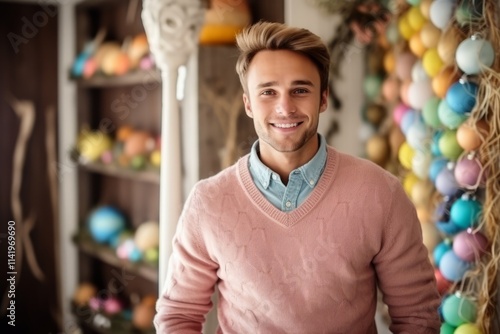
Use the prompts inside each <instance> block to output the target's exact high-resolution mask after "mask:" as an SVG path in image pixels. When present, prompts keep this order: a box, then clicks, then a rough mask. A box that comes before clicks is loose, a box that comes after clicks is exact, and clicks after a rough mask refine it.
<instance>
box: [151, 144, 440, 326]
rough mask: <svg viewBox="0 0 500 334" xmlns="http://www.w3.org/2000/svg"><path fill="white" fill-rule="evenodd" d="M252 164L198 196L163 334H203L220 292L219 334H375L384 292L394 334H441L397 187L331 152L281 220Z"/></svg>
mask: <svg viewBox="0 0 500 334" xmlns="http://www.w3.org/2000/svg"><path fill="white" fill-rule="evenodd" d="M247 162H248V156H246V157H243V158H242V159H240V160H239V161H238V162H237V163H236V164H235V165H233V166H232V167H230V168H229V169H226V170H225V171H223V172H221V173H219V174H218V175H216V176H214V177H211V178H209V179H207V180H203V181H200V182H199V183H198V184H197V185H196V186H195V188H194V189H193V191H192V192H191V194H190V196H189V198H188V200H187V202H186V205H185V207H184V211H183V213H182V216H181V219H180V222H179V225H178V228H177V233H176V236H175V238H174V241H173V247H174V250H173V255H172V257H171V259H170V262H169V268H168V277H167V281H166V285H165V291H164V293H163V295H162V296H161V297H160V299H159V300H158V303H157V311H158V313H157V315H156V317H155V325H156V328H157V332H158V333H200V332H201V328H202V323H203V322H204V316H205V314H206V313H207V312H208V311H209V310H210V308H211V307H212V303H211V299H210V297H211V295H212V293H213V292H214V288H215V286H217V287H218V290H219V304H218V319H219V326H220V327H219V330H218V333H239V334H241V333H249V334H256V333H272V334H277V333H300V334H314V333H349V334H352V333H360V334H361V333H362V334H367V333H376V332H377V330H376V327H375V321H374V314H375V308H376V295H377V290H376V286H377V284H378V286H379V288H380V289H381V291H382V292H383V294H384V301H385V303H386V304H387V305H388V306H389V312H390V315H391V318H392V325H391V330H392V331H393V332H394V333H411V334H417V333H439V327H440V321H439V317H438V312H437V308H438V305H439V303H440V299H439V295H438V293H437V290H436V286H435V280H434V274H433V269H432V266H431V264H430V263H429V261H428V253H427V250H426V248H425V246H424V245H423V244H422V237H421V235H422V234H421V229H420V224H419V221H418V220H417V216H416V213H415V209H414V207H413V205H412V203H411V202H410V201H409V199H408V198H407V196H406V194H405V193H404V191H403V190H402V188H401V186H400V184H399V181H398V180H397V179H396V178H394V177H393V176H392V175H390V174H389V173H388V172H386V171H384V170H382V169H381V168H379V167H377V166H375V165H374V164H372V163H370V162H368V161H365V160H362V159H359V158H355V157H352V156H349V155H345V154H342V153H339V152H337V151H336V150H334V149H333V148H328V160H327V163H326V166H325V170H324V172H323V175H322V177H321V179H320V181H319V183H318V184H317V186H316V187H315V189H314V190H313V192H312V193H311V195H310V196H309V197H308V198H307V199H306V201H305V202H304V203H303V204H302V205H301V206H299V207H298V208H297V209H296V210H294V211H292V212H290V213H284V212H282V211H280V210H278V209H276V208H275V207H274V206H273V205H272V204H270V203H269V202H267V201H266V199H265V198H264V196H263V195H262V194H261V193H260V192H259V190H258V189H257V188H256V186H255V185H254V183H253V181H252V179H251V176H250V174H249V171H248V167H247Z"/></svg>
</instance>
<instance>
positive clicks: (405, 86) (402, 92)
mask: <svg viewBox="0 0 500 334" xmlns="http://www.w3.org/2000/svg"><path fill="white" fill-rule="evenodd" d="M411 83H412V81H411V80H410V79H406V80H403V81H402V82H401V85H400V86H399V98H400V99H401V101H402V102H403V103H404V104H406V105H410V100H409V95H408V90H409V89H410V85H411Z"/></svg>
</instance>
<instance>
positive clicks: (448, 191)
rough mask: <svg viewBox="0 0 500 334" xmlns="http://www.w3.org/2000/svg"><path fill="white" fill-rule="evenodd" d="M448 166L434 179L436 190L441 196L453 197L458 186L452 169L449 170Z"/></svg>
mask: <svg viewBox="0 0 500 334" xmlns="http://www.w3.org/2000/svg"><path fill="white" fill-rule="evenodd" d="M449 166H450V165H448V166H447V167H446V168H443V169H442V170H441V172H439V174H438V175H437V177H436V182H435V186H436V190H437V191H438V192H439V193H440V194H441V195H442V196H450V197H451V196H453V195H455V194H456V193H457V191H458V189H459V188H460V186H459V185H458V183H457V181H456V180H455V174H454V172H453V169H450V167H449Z"/></svg>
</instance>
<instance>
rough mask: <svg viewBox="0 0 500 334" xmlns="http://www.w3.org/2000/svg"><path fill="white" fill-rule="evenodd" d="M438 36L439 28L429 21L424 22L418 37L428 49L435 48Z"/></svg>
mask: <svg viewBox="0 0 500 334" xmlns="http://www.w3.org/2000/svg"><path fill="white" fill-rule="evenodd" d="M440 36H441V30H440V29H439V28H437V27H436V26H435V25H434V24H432V22H430V21H428V22H427V23H425V24H424V26H423V27H422V29H421V30H420V39H421V40H422V44H423V45H424V46H425V47H426V48H428V49H430V48H435V47H436V46H437V45H438V42H439V37H440Z"/></svg>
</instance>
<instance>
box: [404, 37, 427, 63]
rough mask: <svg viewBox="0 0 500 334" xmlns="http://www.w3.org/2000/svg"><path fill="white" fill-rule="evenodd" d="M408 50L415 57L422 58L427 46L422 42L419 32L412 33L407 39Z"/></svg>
mask: <svg viewBox="0 0 500 334" xmlns="http://www.w3.org/2000/svg"><path fill="white" fill-rule="evenodd" d="M408 46H409V47H410V51H411V52H412V53H413V54H414V55H415V56H417V57H419V58H422V56H423V55H424V53H425V51H426V50H427V48H426V47H425V45H424V44H423V43H422V38H421V36H420V34H419V33H416V34H413V36H411V38H410V40H409V41H408Z"/></svg>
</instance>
